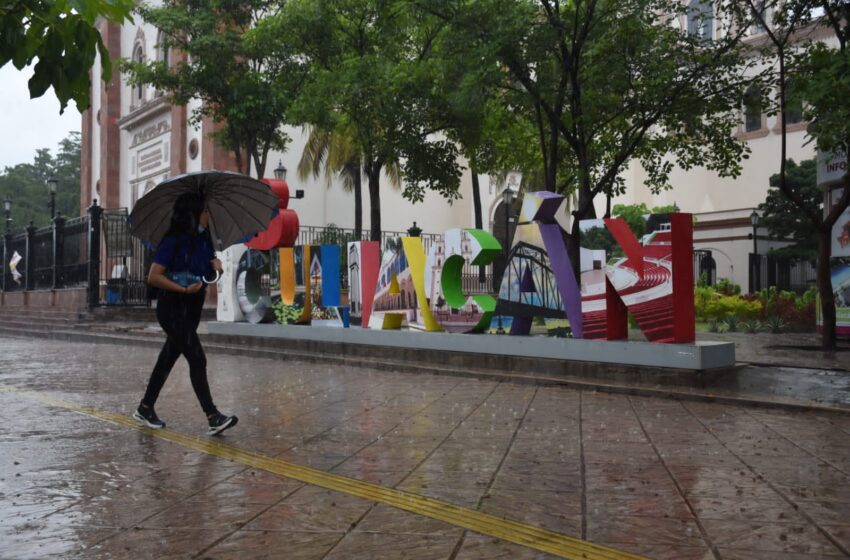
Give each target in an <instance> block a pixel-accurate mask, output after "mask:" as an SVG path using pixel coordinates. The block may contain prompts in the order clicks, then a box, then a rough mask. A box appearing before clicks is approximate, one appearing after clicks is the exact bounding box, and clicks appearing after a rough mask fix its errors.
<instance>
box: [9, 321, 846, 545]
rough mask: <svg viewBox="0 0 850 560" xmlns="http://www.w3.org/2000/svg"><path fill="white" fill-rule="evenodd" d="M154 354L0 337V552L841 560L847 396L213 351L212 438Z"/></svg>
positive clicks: (183, 376)
mask: <svg viewBox="0 0 850 560" xmlns="http://www.w3.org/2000/svg"><path fill="white" fill-rule="evenodd" d="M155 358H156V351H154V350H152V349H150V348H142V347H120V346H117V345H107V344H101V345H97V344H71V343H64V342H55V341H47V340H28V339H14V338H0V422H2V426H0V559H2V560H11V559H41V558H63V559H64V558H86V559H98V558H116V559H117V558H133V559H144V558H151V559H154V558H156V559H159V558H206V559H211V560H212V559H215V560H219V559H230V558H233V559H237V558H238V559H243V558H250V559H255V558H282V559H283V558H285V559H287V560H289V559H292V560H300V559H304V560H307V559H316V560H318V559H327V560H339V559H355V558H356V559H359V558H362V559H385V558H386V559H393V558H405V559H411V560H418V559H423V560H424V559H428V560H430V559H434V560H438V559H457V560H472V559H480V560H485V559H494V558H503V559H520V560H524V559H532V558H533V559H538V558H557V557H568V558H579V557H584V558H588V559H591V560H592V559H596V558H600V559H601V558H607V559H609V560H614V559H617V558H634V557H635V556H632V555H634V554H637V555H642V556H644V557H649V558H659V559H676V560H690V559H724V560H743V559H755V560H786V559H787V560H806V559H812V560H813V559H821V558H822V559H829V558H847V557H848V556H850V554H848V551H850V484H848V483H850V445H848V437H850V414H839V413H827V412H816V411H811V412H800V411H797V412H791V411H788V410H782V409H778V408H762V407H736V406H730V405H720V404H714V403H706V402H693V401H691V402H684V401H682V402H680V401H675V400H667V399H656V398H646V397H634V396H625V395H609V394H604V393H598V392H582V391H578V390H574V389H568V388H564V387H557V386H536V385H531V384H513V383H509V382H504V381H501V382H500V381H493V380H487V379H475V378H469V377H452V376H436V375H428V374H421V373H420V374H410V373H399V372H390V371H379V370H372V369H368V368H356V367H348V368H342V369H340V368H338V367H337V366H326V365H321V364H314V363H303V362H297V361H281V360H272V359H265V358H263V359H260V358H255V359H248V358H243V357H231V356H226V355H222V354H210V355H209V356H208V360H209V369H210V384H211V387H212V392H213V397H214V398H215V400H216V404H217V405H218V407H219V409H221V410H222V412H225V413H232V414H237V415H238V416H239V418H240V420H239V424H238V426H236V427H235V428H233V429H232V430H230V431H227V432H225V433H224V435H223V436H221V437H214V438H210V437H207V436H206V435H204V432H205V431H206V425H205V419H204V416H203V413H202V412H201V410H200V407H199V405H198V403H197V401H196V400H195V396H194V393H193V392H192V389H191V385H190V383H189V376H188V369H187V367H186V364H185V361H183V360H182V359H181V360H180V361H179V362H178V365H177V366H176V368H175V370H174V371H173V372H172V375H171V378H170V379H169V380H168V383H166V386H165V389H164V390H163V392H162V395H161V396H160V399H159V402H158V403H157V406H156V410H157V413H158V414H159V416H160V417H161V418H162V419H163V420H164V421H166V422H167V423H168V429H166V430H162V431H158V432H154V431H150V430H147V429H139V428H137V427H136V423H135V422H134V421H133V420H132V419H130V418H129V415H130V414H132V412H133V410H134V409H135V407H136V406H137V404H138V402H139V399H140V398H141V395H142V393H143V391H144V386H145V383H146V381H147V376H148V375H149V373H150V369H151V367H152V365H153V362H154V360H155ZM367 483H368V484H367ZM589 543H593V544H594V545H601V546H592V545H591V544H589ZM544 551H548V552H544Z"/></svg>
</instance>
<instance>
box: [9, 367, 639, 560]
mask: <svg viewBox="0 0 850 560" xmlns="http://www.w3.org/2000/svg"><path fill="white" fill-rule="evenodd" d="M2 392H6V393H14V394H17V395H21V396H24V397H27V398H29V399H32V400H35V401H39V402H41V403H44V404H47V405H50V406H55V407H58V408H64V409H66V410H70V411H73V412H77V413H80V414H84V415H86V416H90V417H92V418H97V419H99V420H104V421H106V422H111V423H113V424H117V425H119V426H124V427H126V428H130V429H135V430H139V431H142V432H144V433H146V434H148V435H151V436H153V437H157V438H159V439H163V440H166V441H170V442H172V443H176V444H177V445H181V446H183V447H185V448H188V449H193V450H195V451H200V452H201V453H207V454H209V455H213V456H215V457H219V458H222V459H227V460H230V461H233V462H236V463H240V464H243V465H246V466H249V467H253V468H256V469H260V470H264V471H268V472H270V473H274V474H277V475H280V476H284V477H287V478H291V479H294V480H298V481H301V482H305V483H307V484H312V485H314V486H319V487H321V488H326V489H328V490H333V491H336V492H341V493H343V494H348V495H350V496H355V497H358V498H363V499H365V500H369V501H372V502H378V503H381V504H386V505H389V506H392V507H395V508H398V509H402V510H404V511H409V512H411V513H415V514H418V515H423V516H425V517H430V518H432V519H437V520H439V521H443V522H446V523H450V524H452V525H455V526H458V527H463V528H464V529H469V530H470V531H475V532H476V533H482V534H484V535H489V536H492V537H496V538H499V539H502V540H505V541H509V542H512V543H516V544H519V545H523V546H526V547H529V548H533V549H535V550H539V551H541V552H547V553H549V554H554V555H556V556H560V557H562V558H569V559H572V560H579V559H583V560H647V559H646V558H645V557H644V556H639V555H637V554H632V553H629V552H623V551H619V550H616V549H613V548H608V547H605V546H600V545H596V544H593V543H590V542H588V541H584V540H581V539H577V538H575V537H570V536H567V535H563V534H561V533H556V532H554V531H549V530H547V529H542V528H540V527H535V526H533V525H527V524H525V523H520V522H518V521H512V520H510V519H505V518H502V517H497V516H495V515H490V514H487V513H483V512H480V511H476V510H472V509H468V508H464V507H460V506H457V505H454V504H452V503H449V502H446V501H443V500H438V499H435V498H429V497H427V496H422V495H419V494H414V493H412V492H404V491H402V490H396V489H394V488H387V487H385V486H381V485H378V484H373V483H370V482H364V481H362V480H356V479H353V478H348V477H345V476H340V475H337V474H332V473H328V472H325V471H322V470H319V469H314V468H312V467H306V466H303V465H298V464H296V463H290V462H287V461H282V460H280V459H274V458H271V457H267V456H265V455H261V454H259V453H254V452H252V451H246V450H244V449H239V448H238V447H234V446H232V445H228V444H226V443H222V442H220V441H216V440H214V439H212V438H209V437H203V438H201V437H195V436H189V435H186V434H182V433H180V432H175V431H174V430H170V429H167V428H165V429H162V430H151V429H149V428H145V427H142V426H140V425H139V424H138V423H137V422H136V421H135V420H134V419H132V418H130V417H129V416H124V415H123V414H117V413H114V412H109V411H106V410H100V409H97V408H93V407H89V406H83V405H79V404H76V403H72V402H69V401H65V400H62V399H57V398H54V397H51V396H49V395H44V394H41V393H37V392H33V391H27V390H23V389H18V388H17V387H12V386H8V385H3V384H0V393H2Z"/></svg>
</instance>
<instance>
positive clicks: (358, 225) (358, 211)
mask: <svg viewBox="0 0 850 560" xmlns="http://www.w3.org/2000/svg"><path fill="white" fill-rule="evenodd" d="M356 167H357V169H356V170H355V171H354V177H353V179H354V239H356V240H357V241H360V240H361V239H363V180H362V176H361V169H360V164H359V163H358V164H357V166H356Z"/></svg>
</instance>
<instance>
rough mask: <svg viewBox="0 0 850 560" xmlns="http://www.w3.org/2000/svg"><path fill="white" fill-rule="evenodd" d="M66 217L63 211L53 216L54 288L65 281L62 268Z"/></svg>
mask: <svg viewBox="0 0 850 560" xmlns="http://www.w3.org/2000/svg"><path fill="white" fill-rule="evenodd" d="M64 229H65V218H63V217H62V213H61V212H57V213H56V217H55V218H53V289H54V290H55V289H56V288H61V287H62V284H63V283H64V282H63V280H64V279H63V278H62V274H61V272H60V271H61V270H63V269H62V265H63V264H64V254H65V231H64Z"/></svg>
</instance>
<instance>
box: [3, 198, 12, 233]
mask: <svg viewBox="0 0 850 560" xmlns="http://www.w3.org/2000/svg"><path fill="white" fill-rule="evenodd" d="M3 210H4V211H5V212H6V233H12V199H11V198H9V195H8V194H7V195H6V198H5V199H3Z"/></svg>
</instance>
